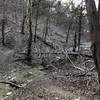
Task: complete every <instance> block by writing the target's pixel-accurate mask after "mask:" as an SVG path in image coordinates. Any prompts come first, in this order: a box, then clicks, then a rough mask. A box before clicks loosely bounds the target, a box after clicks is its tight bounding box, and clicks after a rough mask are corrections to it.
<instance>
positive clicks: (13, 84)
mask: <svg viewBox="0 0 100 100" xmlns="http://www.w3.org/2000/svg"><path fill="white" fill-rule="evenodd" d="M0 83H3V84H9V85H10V86H11V87H15V88H22V87H23V86H21V85H18V84H16V83H15V82H12V81H0Z"/></svg>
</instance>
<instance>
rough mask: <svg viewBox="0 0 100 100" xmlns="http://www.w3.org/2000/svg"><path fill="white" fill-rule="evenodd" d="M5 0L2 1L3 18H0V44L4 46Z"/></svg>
mask: <svg viewBox="0 0 100 100" xmlns="http://www.w3.org/2000/svg"><path fill="white" fill-rule="evenodd" d="M5 19H6V18H5V0H4V1H3V18H2V45H3V46H5V32H4V31H5V21H6V20H5Z"/></svg>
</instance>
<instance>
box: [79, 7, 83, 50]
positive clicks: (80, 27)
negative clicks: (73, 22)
mask: <svg viewBox="0 0 100 100" xmlns="http://www.w3.org/2000/svg"><path fill="white" fill-rule="evenodd" d="M78 25H79V30H78V51H79V50H80V41H81V30H82V7H81V8H80V15H79V23H78Z"/></svg>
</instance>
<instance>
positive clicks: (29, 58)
mask: <svg viewBox="0 0 100 100" xmlns="http://www.w3.org/2000/svg"><path fill="white" fill-rule="evenodd" d="M29 3H30V7H29V34H30V35H29V39H28V50H27V58H26V60H27V61H28V62H29V63H31V61H32V57H31V46H32V38H33V33H32V20H31V17H32V16H31V2H30V0H29Z"/></svg>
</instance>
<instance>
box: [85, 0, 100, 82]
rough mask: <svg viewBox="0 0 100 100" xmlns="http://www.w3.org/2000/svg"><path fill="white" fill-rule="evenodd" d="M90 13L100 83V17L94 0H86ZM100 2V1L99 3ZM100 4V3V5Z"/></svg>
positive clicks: (91, 32)
mask: <svg viewBox="0 0 100 100" xmlns="http://www.w3.org/2000/svg"><path fill="white" fill-rule="evenodd" d="M85 2H86V8H87V13H88V20H89V28H90V34H91V40H92V43H93V45H92V47H93V56H94V61H95V65H96V69H97V73H98V80H99V84H100V23H99V21H100V17H99V11H97V9H96V5H95V1H94V0H85ZM99 4H100V3H99ZM99 6H100V5H99Z"/></svg>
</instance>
